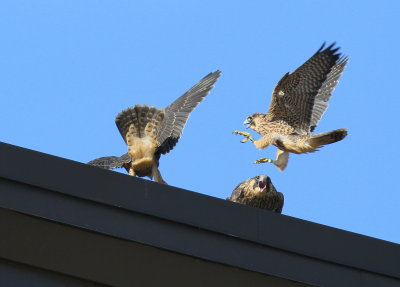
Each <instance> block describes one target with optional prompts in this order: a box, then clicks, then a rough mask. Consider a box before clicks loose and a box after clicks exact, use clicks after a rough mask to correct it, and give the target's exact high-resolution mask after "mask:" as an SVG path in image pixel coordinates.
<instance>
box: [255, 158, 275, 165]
mask: <svg viewBox="0 0 400 287" xmlns="http://www.w3.org/2000/svg"><path fill="white" fill-rule="evenodd" d="M266 162H269V163H273V162H274V161H273V160H272V159H270V158H260V159H257V160H256V161H254V162H253V163H255V164H260V163H266Z"/></svg>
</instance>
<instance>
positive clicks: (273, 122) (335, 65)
mask: <svg viewBox="0 0 400 287" xmlns="http://www.w3.org/2000/svg"><path fill="white" fill-rule="evenodd" d="M334 45H335V44H332V45H330V46H329V47H327V48H325V43H324V44H323V45H322V47H321V48H320V49H319V50H318V51H317V52H316V53H315V54H314V55H313V56H312V57H311V58H310V59H309V60H307V61H306V62H305V63H304V64H303V65H301V66H300V67H299V68H298V69H297V70H295V71H294V72H293V73H286V74H285V75H284V76H283V77H282V78H281V79H280V81H279V82H278V84H277V85H276V86H275V88H274V90H273V92H272V99H271V103H270V107H269V110H268V112H267V114H262V113H254V114H252V115H250V116H248V117H247V119H246V120H245V122H244V124H245V125H246V126H247V128H251V129H252V130H254V131H256V132H257V133H259V134H260V135H261V136H262V137H261V138H260V139H258V140H254V139H253V137H252V136H251V135H250V134H249V133H246V132H241V131H234V133H236V134H240V135H243V136H245V137H246V138H245V139H244V140H243V141H242V142H246V141H247V140H250V141H252V142H253V143H254V145H255V146H256V147H257V148H259V149H265V148H266V147H268V146H269V145H275V146H276V147H278V151H277V155H276V160H272V159H269V158H262V159H259V160H257V161H255V162H254V163H262V162H271V163H273V164H275V166H276V167H277V168H278V169H279V170H281V171H282V170H284V169H285V168H286V165H287V162H288V159H289V153H296V154H301V153H309V152H314V151H317V150H318V148H320V147H322V146H324V145H327V144H331V143H334V142H337V141H340V140H342V139H343V138H345V137H346V136H347V130H346V129H337V130H333V131H330V132H324V133H317V134H311V132H313V131H314V129H315V127H316V126H317V124H318V122H319V120H320V119H321V117H322V115H323V113H324V112H325V110H326V108H327V107H328V104H327V102H328V100H329V98H330V97H331V94H332V92H333V90H334V89H335V86H336V85H337V83H338V79H339V77H340V75H341V74H342V72H343V69H344V68H345V66H346V64H347V61H348V58H347V57H345V56H342V55H341V54H340V53H337V51H338V50H339V48H334ZM324 48H325V49H324Z"/></svg>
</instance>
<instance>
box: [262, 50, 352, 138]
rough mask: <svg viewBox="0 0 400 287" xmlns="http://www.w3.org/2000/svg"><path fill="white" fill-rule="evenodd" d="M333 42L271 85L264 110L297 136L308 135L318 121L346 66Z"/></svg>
mask: <svg viewBox="0 0 400 287" xmlns="http://www.w3.org/2000/svg"><path fill="white" fill-rule="evenodd" d="M334 45H335V43H333V44H332V45H330V46H329V47H327V48H325V49H324V47H325V43H324V44H323V45H322V46H321V48H320V49H319V50H318V51H317V52H316V53H315V54H314V55H313V56H312V57H311V58H310V59H308V60H307V61H306V62H305V63H304V64H303V65H301V66H300V67H299V68H297V69H296V70H295V71H294V72H293V73H287V74H285V75H284V76H283V77H282V78H281V80H280V81H279V82H278V84H277V85H276V86H275V88H274V90H273V93H272V99H271V104H270V107H269V110H268V114H269V117H271V119H272V120H283V121H286V122H288V123H289V124H290V125H292V126H293V127H294V128H295V129H296V130H298V131H299V132H300V133H309V132H310V131H311V130H312V129H313V128H314V127H315V126H316V124H317V123H318V121H319V120H320V119H321V117H322V115H323V113H324V112H325V110H326V108H327V107H328V104H327V103H326V102H327V101H328V100H329V98H330V96H331V93H332V92H333V90H334V88H335V86H336V84H337V83H338V78H339V77H340V75H341V73H342V72H343V69H344V67H345V66H346V63H347V58H346V57H341V54H340V53H337V51H338V50H339V48H335V47H334Z"/></svg>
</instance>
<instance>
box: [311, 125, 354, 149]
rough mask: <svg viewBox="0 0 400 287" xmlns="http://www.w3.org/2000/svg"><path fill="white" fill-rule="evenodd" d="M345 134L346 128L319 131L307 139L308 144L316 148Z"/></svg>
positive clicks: (339, 139)
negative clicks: (324, 131)
mask: <svg viewBox="0 0 400 287" xmlns="http://www.w3.org/2000/svg"><path fill="white" fill-rule="evenodd" d="M346 136H347V130H346V129H338V130H333V131H330V132H326V133H319V134H314V135H312V137H311V138H310V139H309V140H308V144H309V145H311V146H312V147H313V148H315V149H317V148H319V147H322V146H324V145H327V144H331V143H335V142H338V141H341V140H342V139H344V138H345V137H346Z"/></svg>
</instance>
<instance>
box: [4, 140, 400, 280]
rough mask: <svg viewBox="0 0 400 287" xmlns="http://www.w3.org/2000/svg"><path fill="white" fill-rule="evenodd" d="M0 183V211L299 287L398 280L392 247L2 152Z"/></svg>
mask: <svg viewBox="0 0 400 287" xmlns="http://www.w3.org/2000/svg"><path fill="white" fill-rule="evenodd" d="M0 179H1V182H0V207H1V208H5V209H10V210H15V211H18V212H21V213H24V214H28V215H32V216H36V217H40V218H45V219H47V220H51V221H55V222H58V223H62V224H67V225H70V226H75V227H79V228H83V229H86V230H90V231H93V232H97V233H101V234H106V235H108V236H113V237H117V238H120V239H124V240H130V241H134V242H138V243H141V244H146V245H150V246H154V247H157V248H162V249H165V250H169V251H173V252H178V253H181V254H185V255H189V256H194V257H198V258H201V259H204V260H209V261H212V262H217V263H222V264H226V265H230V266H234V267H238V268H243V269H246V270H250V271H255V272H259V273H262V274H268V275H273V276H277V277H281V278H287V279H290V280H295V281H298V282H304V283H308V284H315V285H324V286H347V285H337V284H342V283H343V282H350V281H349V280H355V281H354V282H357V283H360V284H363V285H360V286H396V285H391V283H393V284H398V283H399V280H400V268H399V266H400V246H399V245H398V244H394V243H391V242H387V241H383V240H379V239H375V238H371V237H368V236H363V235H360V234H356V233H352V232H348V231H343V230H340V229H336V228H332V227H328V226H324V225H321V224H316V223H312V222H308V221H305V220H300V219H297V218H293V217H290V216H286V215H280V214H275V213H272V212H269V211H265V210H261V209H257V208H252V207H248V206H244V205H239V204H235V203H232V202H228V201H225V200H222V199H218V198H214V197H210V196H207V195H203V194H198V193H195V192H191V191H188V190H183V189H180V188H176V187H173V186H168V185H162V184H158V183H155V182H151V181H148V180H144V179H139V178H135V177H131V176H128V175H124V174H120V173H116V172H112V171H107V170H102V169H99V168H96V167H93V166H88V165H86V164H83V163H79V162H75V161H71V160H67V159H63V158H59V157H55V156H51V155H48V154H44V153H40V152H36V151H32V150H28V149H24V148H21V147H17V146H13V145H9V144H6V143H0ZM346 274H347V275H346ZM376 280H378V281H376ZM379 280H384V281H385V282H386V283H387V284H385V285H376V284H378V282H381V281H379ZM384 281H382V282H384ZM382 282H381V283H379V284H383V283H382ZM335 284H336V285H335ZM371 284H372V285H371ZM373 284H375V285H373ZM353 286H356V285H353Z"/></svg>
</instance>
